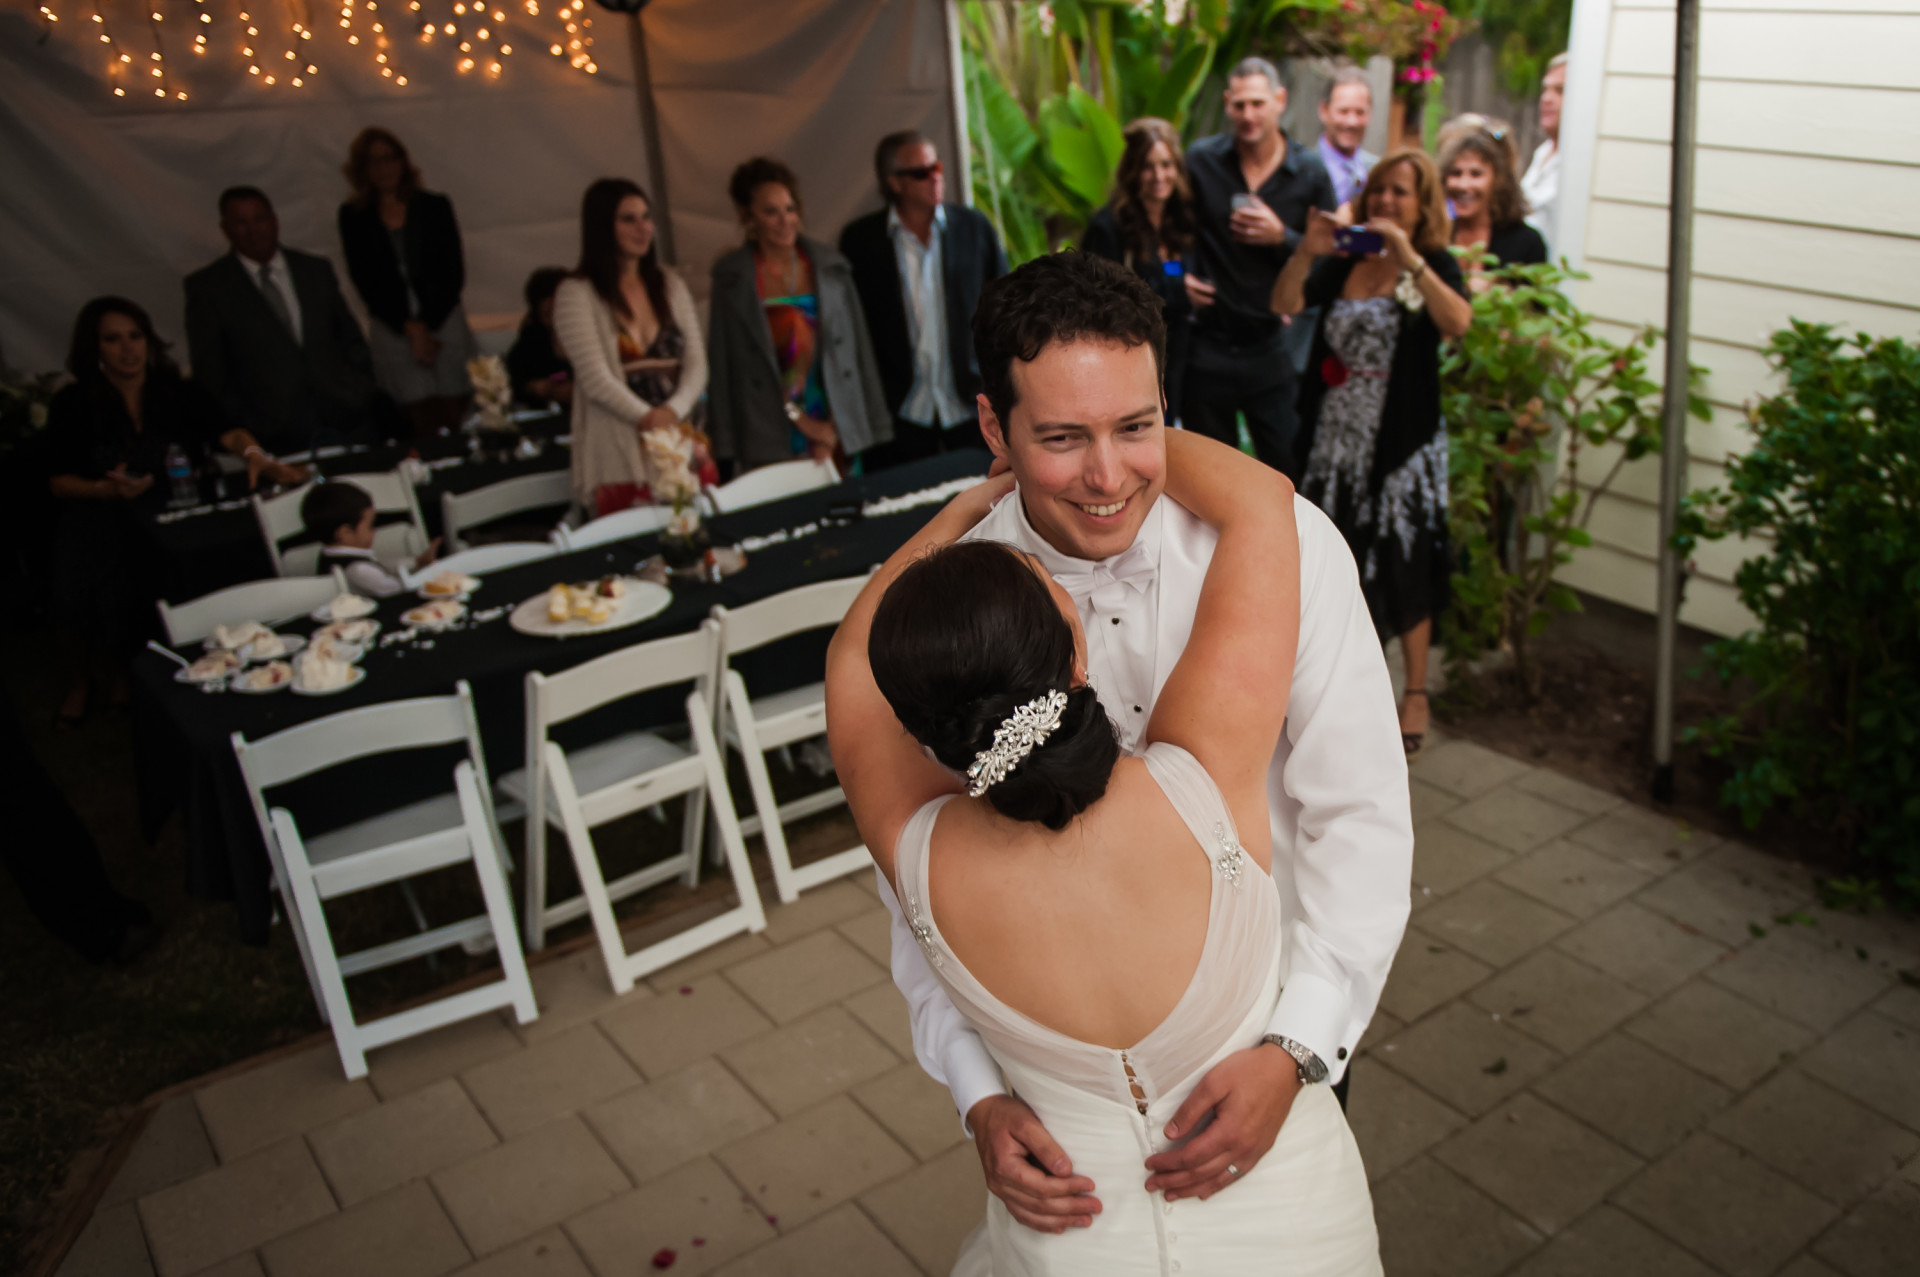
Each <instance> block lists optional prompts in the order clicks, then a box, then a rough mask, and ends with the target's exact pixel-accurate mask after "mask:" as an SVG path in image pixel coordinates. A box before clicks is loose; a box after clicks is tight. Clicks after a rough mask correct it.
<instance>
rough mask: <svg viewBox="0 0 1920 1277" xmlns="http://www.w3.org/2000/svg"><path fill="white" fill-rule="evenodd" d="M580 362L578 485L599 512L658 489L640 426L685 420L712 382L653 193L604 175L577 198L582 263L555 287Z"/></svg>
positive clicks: (570, 346) (565, 343) (566, 348)
mask: <svg viewBox="0 0 1920 1277" xmlns="http://www.w3.org/2000/svg"><path fill="white" fill-rule="evenodd" d="M553 330H554V332H555V333H557V334H558V335H559V338H560V351H561V353H562V354H563V355H565V356H566V359H567V362H568V363H570V364H571V365H573V377H574V393H573V487H574V495H575V496H576V497H578V498H579V499H580V500H581V501H582V502H584V503H586V505H587V506H588V507H589V508H590V509H592V510H593V511H595V513H596V514H597V515H605V514H612V513H614V512H616V511H619V510H625V509H627V508H629V507H630V506H635V505H639V504H641V503H642V502H644V501H647V500H649V499H651V496H652V493H651V490H650V489H649V488H648V486H647V470H646V463H645V461H644V459H643V458H642V455H641V450H640V435H641V433H642V432H643V431H648V430H668V429H676V428H679V427H680V426H681V425H682V424H683V423H684V422H686V420H687V417H688V416H689V415H690V414H691V413H692V412H693V408H694V405H695V404H697V403H699V402H700V395H701V394H702V392H704V391H705V390H706V388H707V351H706V346H705V345H704V343H702V341H701V339H700V319H699V316H698V315H697V314H696V313H695V311H694V309H693V294H692V293H690V292H688V291H687V285H686V283H685V281H683V280H682V279H681V278H680V276H679V274H678V273H677V272H675V271H674V270H672V269H671V268H669V267H665V266H662V265H661V264H660V261H659V256H658V250H657V248H656V246H655V244H654V241H653V201H652V200H650V199H648V198H647V193H646V192H645V191H643V190H641V189H640V188H639V186H637V185H635V184H634V183H632V182H629V181H628V180H626V179H625V178H620V177H603V178H601V179H600V180H599V181H597V182H595V183H594V184H593V185H592V186H589V187H588V188H587V193H586V196H585V197H584V198H583V199H582V200H581V201H580V265H579V266H578V267H577V268H576V269H575V270H574V272H573V275H572V276H571V277H570V278H568V279H566V280H565V281H563V282H562V283H561V285H560V288H559V290H558V291H557V292H555V293H554V297H553Z"/></svg>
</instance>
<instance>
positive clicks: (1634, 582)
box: [1554, 0, 1920, 634]
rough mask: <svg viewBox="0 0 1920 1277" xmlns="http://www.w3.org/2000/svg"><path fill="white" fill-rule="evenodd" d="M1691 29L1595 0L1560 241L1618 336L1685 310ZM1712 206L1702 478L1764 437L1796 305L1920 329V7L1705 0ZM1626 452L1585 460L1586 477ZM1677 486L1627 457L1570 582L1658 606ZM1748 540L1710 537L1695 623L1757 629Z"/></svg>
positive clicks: (1704, 272) (1705, 261)
mask: <svg viewBox="0 0 1920 1277" xmlns="http://www.w3.org/2000/svg"><path fill="white" fill-rule="evenodd" d="M1673 38H1674V37H1673V4H1672V0H1666V2H1665V3H1661V2H1660V0H1576V4H1575V16H1574V36H1573V47H1572V59H1571V61H1572V66H1571V67H1570V68H1569V69H1570V72H1571V75H1570V77H1569V99H1568V111H1567V118H1566V121H1565V127H1564V129H1563V133H1562V145H1563V146H1564V147H1565V149H1566V160H1565V162H1566V164H1567V166H1568V168H1569V170H1570V171H1569V174H1568V176H1567V179H1566V186H1565V188H1563V200H1567V201H1572V202H1576V203H1579V204H1581V205H1582V206H1583V209H1584V215H1583V216H1581V215H1579V214H1576V215H1575V220H1574V221H1573V222H1572V223H1571V224H1569V222H1568V212H1569V211H1570V210H1566V209H1565V205H1563V212H1562V214H1561V219H1562V225H1563V227H1565V230H1566V233H1567V234H1568V235H1569V236H1570V238H1571V239H1573V240H1577V241H1578V242H1577V243H1575V242H1569V243H1567V244H1561V245H1555V246H1554V251H1555V252H1556V253H1557V254H1559V253H1564V254H1565V255H1567V256H1568V257H1570V258H1572V259H1573V261H1574V263H1575V264H1576V265H1578V266H1581V267H1582V268H1583V269H1585V270H1586V271H1588V272H1589V273H1590V274H1591V275H1592V279H1591V281H1589V282H1588V283H1586V284H1584V285H1581V286H1580V288H1579V291H1578V294H1577V295H1578V299H1579V301H1580V304H1581V305H1582V306H1583V307H1584V308H1586V309H1587V310H1589V311H1591V312H1592V313H1593V314H1594V315H1595V316H1596V317H1597V318H1598V319H1600V320H1601V321H1602V330H1603V331H1606V332H1607V333H1608V334H1609V335H1611V336H1625V335H1627V334H1629V333H1630V332H1632V331H1633V330H1636V329H1638V328H1641V327H1643V326H1645V325H1647V324H1655V325H1658V324H1660V323H1661V322H1662V319H1663V316H1664V313H1665V307H1666V270H1665V267H1666V257H1667V178H1668V165H1669V147H1668V141H1669V138H1670V136H1671V128H1672V113H1673V80H1672V76H1673ZM1596 81H1597V83H1596ZM1596 89H1597V91H1596ZM1694 202H1695V210H1696V215H1695V222H1694V236H1693V268H1694V285H1693V295H1692V302H1693V317H1692V329H1693V333H1692V338H1693V345H1692V356H1693V361H1694V362H1695V363H1696V364H1699V365H1702V366H1703V367H1705V368H1706V369H1707V372H1708V377H1707V383H1706V391H1707V396H1708V398H1709V399H1710V400H1711V401H1712V404H1713V420H1712V422H1710V423H1701V422H1698V421H1693V422H1690V423H1689V425H1688V435H1687V450H1688V453H1689V455H1690V458H1691V464H1690V473H1689V476H1688V486H1689V487H1699V486H1704V485H1708V484H1713V483H1717V482H1719V481H1720V479H1721V478H1722V476H1723V475H1724V473H1725V471H1724V462H1725V459H1726V458H1727V456H1728V455H1729V454H1731V453H1738V452H1741V451H1744V450H1745V448H1746V447H1747V446H1748V444H1749V442H1750V439H1751V436H1750V434H1749V433H1748V431H1747V429H1746V426H1745V415H1744V412H1743V411H1742V405H1743V404H1745V403H1747V402H1748V401H1750V400H1752V399H1755V398H1757V397H1759V396H1761V395H1764V394H1768V393H1772V391H1773V390H1774V379H1773V378H1772V376H1771V374H1770V373H1769V371H1768V369H1767V366H1766V363H1765V361H1764V359H1763V358H1762V357H1761V354H1760V351H1761V349H1762V347H1763V346H1764V345H1765V342H1766V339H1767V337H1768V335H1769V334H1771V333H1772V332H1774V331H1775V330H1777V329H1780V328H1783V327H1785V326H1786V324H1787V321H1788V319H1789V318H1795V319H1802V320H1810V321H1819V322H1828V323H1834V324H1837V325H1840V326H1841V328H1842V330H1843V331H1846V332H1852V331H1855V330H1863V331H1866V332H1869V333H1873V334H1875V335H1882V336H1905V337H1907V338H1909V339H1910V340H1911V339H1914V338H1916V337H1920V0H1827V2H1825V3H1822V2H1821V0H1704V4H1703V11H1702V16H1701V35H1700V92H1699V148H1698V151H1697V154H1696V159H1695V169H1694ZM1656 371H1657V361H1656ZM1613 460H1615V457H1614V456H1610V455H1605V454H1604V453H1602V454H1599V455H1592V454H1590V455H1588V456H1586V457H1583V459H1582V461H1581V466H1580V472H1579V477H1580V479H1581V480H1582V483H1583V486H1584V485H1585V484H1587V483H1591V482H1595V481H1597V480H1598V479H1599V478H1600V477H1601V476H1603V475H1604V474H1605V473H1606V471H1607V469H1608V468H1609V467H1610V465H1611V464H1612V462H1613ZM1658 481H1659V460H1658V458H1657V457H1656V458H1647V459H1644V460H1642V461H1639V462H1636V463H1634V464H1632V465H1630V466H1627V467H1626V468H1624V469H1623V470H1622V471H1621V473H1620V475H1619V477H1618V478H1617V479H1616V480H1615V482H1614V485H1613V487H1612V489H1611V490H1610V491H1609V492H1608V493H1607V494H1606V495H1605V496H1602V497H1601V498H1600V499H1599V502H1598V504H1597V505H1596V507H1595V509H1594V514H1593V523H1592V525H1591V527H1592V532H1593V536H1594V546H1593V548H1592V549H1590V550H1586V551H1582V552H1581V553H1580V554H1579V556H1578V557H1577V558H1576V559H1575V560H1574V562H1573V563H1572V564H1570V565H1569V566H1568V568H1567V569H1566V570H1565V578H1564V579H1565V580H1566V581H1567V583H1568V584H1570V585H1573V586H1576V587H1578V588H1580V589H1583V590H1586V591H1589V592H1591V593H1594V594H1597V595H1601V596H1603V597H1606V598H1609V599H1613V600H1616V601H1618V602H1621V603H1625V604H1628V605H1629V606H1633V607H1637V608H1640V609H1643V610H1646V611H1652V610H1653V606H1654V589H1655V553H1656V549H1657V544H1658V540H1659V516H1658V512H1657V508H1656V505H1655V497H1656V494H1657V489H1658ZM1746 552H1747V548H1746V547H1743V546H1741V545H1735V544H1724V543H1723V544H1718V545H1707V546H1703V547H1701V549H1700V551H1699V554H1698V556H1697V558H1696V566H1697V575H1695V576H1694V577H1693V578H1692V580H1691V581H1690V583H1689V585H1688V589H1687V598H1686V603H1685V606H1684V608H1683V609H1682V612H1681V619H1682V620H1684V621H1686V622H1687V623H1689V624H1692V625H1697V626H1699V627H1701V628H1703V629H1706V630H1710V631H1713V632H1715V633H1721V634H1733V633H1738V632H1739V631H1741V630H1743V629H1745V628H1747V627H1748V626H1749V625H1750V624H1751V622H1752V618H1751V616H1750V615H1749V614H1748V613H1747V611H1746V609H1745V608H1743V607H1741V605H1740V602H1739V599H1738V597H1737V595H1736V593H1735V590H1734V588H1733V585H1732V580H1733V574H1734V571H1735V570H1736V569H1737V568H1738V566H1739V563H1740V560H1741V558H1742V557H1743V555H1744V554H1745V553H1746Z"/></svg>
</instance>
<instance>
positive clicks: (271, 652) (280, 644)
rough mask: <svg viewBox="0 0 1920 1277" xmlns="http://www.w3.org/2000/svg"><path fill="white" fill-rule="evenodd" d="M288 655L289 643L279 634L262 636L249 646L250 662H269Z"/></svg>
mask: <svg viewBox="0 0 1920 1277" xmlns="http://www.w3.org/2000/svg"><path fill="white" fill-rule="evenodd" d="M286 654H287V641H286V640H285V639H283V638H281V637H280V636H279V635H278V634H273V633H267V634H262V635H261V636H260V637H259V638H257V639H255V640H254V641H253V642H251V643H249V644H247V659H248V660H252V661H269V660H272V659H273V658H274V657H276V656H285V655H286Z"/></svg>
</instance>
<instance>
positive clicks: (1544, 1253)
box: [1513, 1206, 1785, 1277]
mask: <svg viewBox="0 0 1920 1277" xmlns="http://www.w3.org/2000/svg"><path fill="white" fill-rule="evenodd" d="M1629 1273H1631V1274H1632V1275H1633V1277H1715V1274H1714V1272H1713V1270H1712V1269H1711V1268H1708V1267H1707V1266H1706V1265H1705V1264H1703V1263H1701V1262H1700V1261H1699V1260H1697V1259H1695V1258H1694V1257H1693V1256H1692V1255H1689V1254H1687V1252H1686V1251H1684V1250H1681V1249H1680V1248H1679V1247H1678V1246H1675V1245H1674V1244H1673V1243H1672V1242H1670V1241H1668V1240H1667V1239H1666V1238H1664V1237H1662V1236H1660V1234H1658V1233H1656V1232H1654V1231H1653V1230H1652V1229H1650V1228H1648V1227H1647V1226H1646V1225H1645V1224H1642V1223H1641V1222H1640V1221H1639V1220H1637V1219H1635V1218H1634V1217H1633V1216H1631V1215H1628V1214H1626V1213H1625V1212H1623V1211H1617V1210H1615V1209H1613V1207H1611V1206H1602V1207H1600V1208H1599V1209H1597V1210H1595V1211H1593V1212H1591V1213H1590V1214H1588V1215H1587V1216H1586V1218H1584V1219H1582V1220H1581V1221H1580V1222H1579V1223H1577V1224H1575V1225H1574V1226H1573V1227H1572V1228H1570V1229H1568V1230H1567V1231H1566V1232H1564V1233H1561V1234H1560V1235H1559V1236H1557V1237H1555V1238H1554V1239H1553V1241H1551V1242H1550V1243H1548V1244H1547V1245H1546V1246H1544V1247H1542V1248H1541V1249H1540V1250H1538V1251H1535V1252H1534V1253H1533V1254H1532V1255H1529V1256H1528V1257H1527V1259H1526V1262H1524V1263H1522V1264H1521V1265H1520V1266H1519V1267H1518V1268H1516V1269H1514V1270H1513V1277H1623V1275H1624V1274H1629ZM1782 1277H1785V1274H1782Z"/></svg>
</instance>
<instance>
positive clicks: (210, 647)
mask: <svg viewBox="0 0 1920 1277" xmlns="http://www.w3.org/2000/svg"><path fill="white" fill-rule="evenodd" d="M246 646H247V645H246V644H245V643H242V644H241V645H240V646H239V647H229V648H226V649H224V650H226V651H229V652H242V651H245V650H246ZM200 650H201V651H203V652H217V651H220V650H222V649H221V647H220V645H219V644H218V643H216V642H214V641H213V635H211V634H209V635H207V637H206V638H205V639H203V640H201V643H200Z"/></svg>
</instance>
